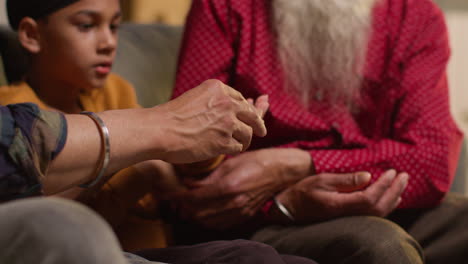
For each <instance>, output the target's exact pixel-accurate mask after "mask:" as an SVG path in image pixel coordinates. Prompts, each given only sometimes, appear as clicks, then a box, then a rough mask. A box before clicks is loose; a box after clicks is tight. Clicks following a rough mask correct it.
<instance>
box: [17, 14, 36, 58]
mask: <svg viewBox="0 0 468 264" xmlns="http://www.w3.org/2000/svg"><path fill="white" fill-rule="evenodd" d="M18 39H19V41H20V43H21V45H22V46H23V47H24V48H25V49H26V50H27V51H29V52H31V53H33V54H36V53H38V52H39V51H41V41H40V40H41V39H40V34H39V28H38V24H37V22H36V20H34V19H32V18H30V17H25V18H23V19H22V20H21V22H20V23H19V26H18Z"/></svg>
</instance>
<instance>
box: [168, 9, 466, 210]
mask: <svg viewBox="0 0 468 264" xmlns="http://www.w3.org/2000/svg"><path fill="white" fill-rule="evenodd" d="M270 6H271V1H269V0H194V1H193V5H192V9H191V12H190V14H189V17H188V22H187V27H186V32H185V36H184V42H183V46H182V51H181V54H180V61H179V69H178V75H177V81H176V90H175V94H174V96H178V95H180V94H181V93H183V92H185V91H186V90H188V89H190V88H192V87H195V86H196V85H198V84H200V83H201V82H202V81H203V80H205V79H208V78H215V79H219V80H221V81H223V82H226V83H228V84H229V85H231V86H232V87H234V88H236V89H237V90H239V91H240V92H241V93H243V94H244V96H245V97H246V98H247V97H252V98H255V97H258V96H259V95H261V94H269V97H270V104H271V107H270V111H269V113H268V114H267V116H266V124H267V128H268V135H267V136H266V137H265V138H261V139H260V138H255V139H254V141H253V143H252V148H251V149H258V148H266V147H296V148H300V149H303V150H307V151H309V152H310V154H311V156H312V159H313V161H314V164H315V167H316V170H317V172H354V171H369V172H370V173H372V175H373V180H375V179H376V177H379V176H380V175H381V173H382V172H383V171H385V170H387V169H389V168H394V169H396V170H397V171H406V172H408V173H409V175H410V180H409V184H408V187H407V188H406V190H405V192H404V194H403V201H402V204H401V205H400V207H402V208H415V207H428V206H433V205H435V204H436V203H437V202H439V201H440V199H441V198H442V197H443V195H444V194H445V193H446V192H447V191H448V189H449V187H450V184H451V182H452V178H453V175H454V172H455V169H456V164H457V161H458V155H459V148H460V144H461V139H462V133H461V132H460V130H459V129H458V128H457V126H456V125H455V123H454V121H453V119H452V117H451V114H450V112H449V103H448V87H447V78H446V66H447V61H448V59H449V54H450V51H449V47H448V37H447V29H446V25H445V22H444V18H443V14H442V13H441V11H440V10H439V9H438V8H437V7H436V6H435V4H434V3H432V1H430V0H382V1H381V3H379V4H378V5H377V6H376V8H375V9H374V13H373V33H372V36H371V40H370V44H369V47H368V51H367V62H366V67H365V72H364V77H365V79H366V81H365V85H366V87H365V89H364V96H363V100H362V103H361V104H360V106H359V107H360V109H361V111H359V112H358V113H357V114H353V113H350V112H348V111H338V110H336V109H331V108H330V107H328V106H327V105H325V104H324V103H320V102H314V103H312V104H311V106H310V107H308V108H305V107H303V106H302V105H301V104H300V103H299V101H298V100H297V99H296V98H295V97H294V96H291V95H289V94H287V93H286V92H284V90H283V87H282V84H283V80H282V77H281V76H282V71H281V68H280V66H279V63H278V58H277V56H276V52H275V46H274V43H275V40H274V36H273V34H272V31H271V28H270V24H269V19H270V16H271V14H270Z"/></svg>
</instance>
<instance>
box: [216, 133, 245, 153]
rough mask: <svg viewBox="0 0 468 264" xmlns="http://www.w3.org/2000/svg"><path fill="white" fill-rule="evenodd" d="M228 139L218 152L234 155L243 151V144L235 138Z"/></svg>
mask: <svg viewBox="0 0 468 264" xmlns="http://www.w3.org/2000/svg"><path fill="white" fill-rule="evenodd" d="M228 141H229V142H228V143H227V144H225V145H224V146H223V147H222V148H221V151H220V153H218V154H228V155H234V154H239V153H241V152H242V151H243V149H244V145H243V144H242V143H240V142H239V141H237V139H235V138H233V137H231V138H230V139H229V140H228Z"/></svg>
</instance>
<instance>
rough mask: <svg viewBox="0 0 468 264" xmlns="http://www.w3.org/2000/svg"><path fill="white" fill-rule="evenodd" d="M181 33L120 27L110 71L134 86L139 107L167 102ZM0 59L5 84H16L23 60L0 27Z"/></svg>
mask: <svg viewBox="0 0 468 264" xmlns="http://www.w3.org/2000/svg"><path fill="white" fill-rule="evenodd" d="M182 31H183V29H182V27H175V26H167V25H162V24H147V25H145V24H123V25H122V26H121V29H120V31H119V46H118V49H117V57H116V60H115V64H114V68H113V71H114V72H115V73H117V74H119V75H121V76H122V77H124V78H125V79H127V80H128V81H129V82H130V83H132V84H133V85H134V87H135V89H136V93H137V97H138V101H139V103H140V104H141V105H142V106H145V107H150V106H154V105H156V104H160V103H163V102H166V101H167V100H168V99H169V97H170V95H171V93H172V89H173V86H174V78H175V71H176V66H177V55H178V51H179V44H180V41H181V37H182ZM0 55H2V57H3V59H4V65H5V74H6V77H7V80H8V81H9V82H13V81H18V80H20V79H21V76H23V74H24V72H25V71H26V67H27V63H26V62H27V60H26V56H25V54H24V52H23V50H22V49H21V47H20V45H19V43H18V41H17V39H16V34H15V33H14V32H13V31H11V30H10V29H9V28H8V27H6V26H0Z"/></svg>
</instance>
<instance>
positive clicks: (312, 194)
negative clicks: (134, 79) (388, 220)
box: [273, 170, 408, 223]
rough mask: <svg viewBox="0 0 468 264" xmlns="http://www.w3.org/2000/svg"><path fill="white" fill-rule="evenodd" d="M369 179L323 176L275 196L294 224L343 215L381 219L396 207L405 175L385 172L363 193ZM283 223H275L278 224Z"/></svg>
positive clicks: (364, 176) (363, 175)
mask: <svg viewBox="0 0 468 264" xmlns="http://www.w3.org/2000/svg"><path fill="white" fill-rule="evenodd" d="M370 178H371V175H370V174H369V173H366V172H359V173H348V174H329V173H323V174H319V175H316V176H311V177H308V178H306V179H304V180H302V181H300V182H298V183H297V184H296V185H295V186H293V187H291V188H289V189H287V190H285V191H284V192H283V193H281V194H279V195H278V196H277V199H278V201H280V202H281V203H282V204H284V206H285V207H286V208H287V209H288V210H289V211H290V213H291V214H292V215H293V216H294V218H295V220H296V221H297V222H298V223H310V222H314V221H321V220H326V219H331V218H335V217H339V216H346V215H373V216H380V217H384V216H386V215H388V214H389V213H390V212H392V211H393V210H394V209H395V208H396V207H397V206H398V204H399V203H400V201H401V197H400V196H401V194H402V193H403V191H404V190H405V188H406V185H407V183H408V174H406V173H398V174H397V173H396V171H395V170H389V171H386V172H384V173H383V174H382V176H381V177H380V178H379V179H378V180H377V181H376V182H374V183H373V184H371V185H369V186H368V187H367V188H365V189H363V188H364V187H365V186H366V185H368V184H369V181H370ZM276 215H278V213H276ZM276 220H278V219H276ZM284 220H285V219H284V218H283V219H282V220H281V219H279V221H278V222H284ZM273 221H274V220H273Z"/></svg>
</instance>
